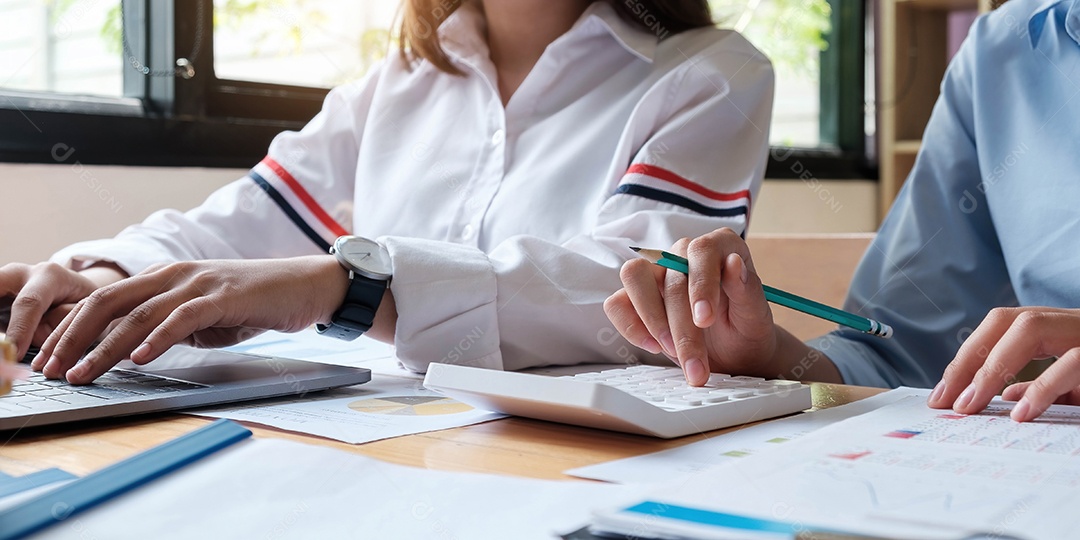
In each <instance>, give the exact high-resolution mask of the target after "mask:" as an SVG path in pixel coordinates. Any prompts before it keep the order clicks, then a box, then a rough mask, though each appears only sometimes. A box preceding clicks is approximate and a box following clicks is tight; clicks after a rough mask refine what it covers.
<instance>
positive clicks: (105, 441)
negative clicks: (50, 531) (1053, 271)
mask: <svg viewBox="0 0 1080 540" xmlns="http://www.w3.org/2000/svg"><path fill="white" fill-rule="evenodd" d="M812 386H813V397H814V406H815V407H817V408H827V407H834V406H836V405H842V404H844V403H850V402H852V401H855V400H859V399H863V398H866V397H869V396H872V395H875V394H877V393H880V392H882V390H881V389H877V388H861V387H854V386H842V385H830V384H814V385H812ZM211 420H212V419H207V418H200V417H195V416H187V415H182V414H172V413H164V414H157V415H148V416H138V417H131V418H114V419H108V420H100V421H94V422H84V423H79V424H69V425H60V426H51V427H44V428H35V429H29V430H24V431H21V432H5V433H0V471H2V472H5V473H8V474H16V475H21V474H26V473H30V472H34V471H37V470H41V469H45V468H48V467H60V468H62V469H64V470H66V471H69V472H72V473H75V474H79V475H85V474H87V473H90V472H93V471H95V470H98V469H101V468H102V467H105V466H108V465H111V464H113V463H116V462H117V461H120V460H122V459H124V458H127V457H129V456H132V455H134V454H137V453H139V452H141V451H143V450H146V449H148V448H150V447H153V446H155V445H158V444H161V443H163V442H166V441H168V440H170V439H174V438H176V437H179V436H180V435H183V434H184V433H188V432H190V431H193V430H195V429H198V428H199V427H202V426H204V425H206V424H207V423H209V422H210V421H211ZM245 425H246V426H247V427H248V428H250V429H251V430H252V431H253V432H254V433H255V436H256V437H278V438H283V439H290V440H294V441H300V442H305V443H309V444H318V445H322V446H328V447H332V448H337V449H340V450H345V451H347V452H354V453H357V454H362V455H365V456H369V457H374V458H378V459H381V460H384V461H389V462H392V463H398V464H402V465H411V466H415V467H424V468H429V469H439V470H446V471H470V472H484V473H494V474H507V475H513V476H525V477H532V478H548V479H566V478H569V477H567V476H566V475H564V474H563V473H562V471H564V470H567V469H571V468H574V467H582V466H585V465H592V464H595V463H601V462H604V461H611V460H614V459H620V458H625V457H630V456H636V455H641V454H647V453H650V452H657V451H660V450H664V449H667V448H673V447H676V446H682V445H684V444H689V443H691V442H695V441H698V440H701V439H703V438H706V437H711V436H715V435H717V434H720V433H724V432H725V431H730V430H731V429H739V428H731V429H729V430H719V431H715V432H710V433H707V434H705V435H695V436H688V437H683V438H680V439H673V440H660V439H652V438H648V437H643V436H638V435H626V434H622V433H615V432H610V431H601V430H594V429H587V428H579V427H574V426H567V425H562V424H554V423H549V422H541V421H537V420H530V419H525V418H506V419H503V420H496V421H493V422H487V423H483V424H477V425H473V426H466V427H462V428H456V429H448V430H443V431H435V432H431V433H421V434H417V435H408V436H405V437H397V438H394V439H387V440H383V441H376V442H372V443H367V444H361V445H352V444H346V443H342V442H337V441H333V440H329V439H323V438H319V437H314V436H308V435H302V434H297V433H291V432H285V431H279V430H276V429H271V428H264V427H259V426H255V425H252V424H245Z"/></svg>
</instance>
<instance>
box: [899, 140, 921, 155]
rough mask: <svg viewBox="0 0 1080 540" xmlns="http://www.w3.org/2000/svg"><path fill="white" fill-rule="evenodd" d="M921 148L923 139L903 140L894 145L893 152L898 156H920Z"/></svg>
mask: <svg viewBox="0 0 1080 540" xmlns="http://www.w3.org/2000/svg"><path fill="white" fill-rule="evenodd" d="M920 148H922V140H921V139H903V140H899V141H896V142H894V143H893V152H896V153H897V154H918V153H919V149H920Z"/></svg>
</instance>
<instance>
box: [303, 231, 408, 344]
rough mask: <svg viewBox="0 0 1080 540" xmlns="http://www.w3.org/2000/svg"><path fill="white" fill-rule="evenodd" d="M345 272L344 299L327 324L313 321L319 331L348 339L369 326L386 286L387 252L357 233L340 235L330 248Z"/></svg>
mask: <svg viewBox="0 0 1080 540" xmlns="http://www.w3.org/2000/svg"><path fill="white" fill-rule="evenodd" d="M330 254H331V255H333V256H334V257H335V258H336V259H337V260H338V262H339V263H341V266H342V267H344V268H345V270H347V271H348V272H349V288H348V290H347V291H346V292H345V301H344V302H342V304H341V307H340V308H338V310H337V311H335V312H334V316H333V318H331V319H330V324H316V325H315V330H316V331H318V332H319V333H320V334H326V335H328V336H331V337H336V338H338V339H343V340H346V341H352V340H354V339H356V338H358V337H360V336H361V335H362V334H363V333H364V332H367V331H368V329H370V328H371V325H372V323H374V322H375V312H376V311H377V310H378V309H379V303H380V302H382V298H383V294H384V293H386V288H387V287H388V286H390V278H391V276H393V266H392V264H391V262H390V253H388V252H387V251H386V248H385V247H383V246H382V245H380V244H379V243H378V242H375V241H373V240H368V239H367V238H362V237H360V236H342V237H339V238H338V239H337V240H336V241H334V245H333V246H332V247H331V248H330Z"/></svg>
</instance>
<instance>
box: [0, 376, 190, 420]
mask: <svg viewBox="0 0 1080 540" xmlns="http://www.w3.org/2000/svg"><path fill="white" fill-rule="evenodd" d="M199 388H207V386H206V385H204V384H196V383H192V382H187V381H181V380H177V379H169V378H167V377H159V376H157V375H150V374H148V373H140V372H137V371H128V370H124V369H113V370H112V371H109V372H107V373H105V374H104V375H102V376H101V377H98V378H97V380H96V381H94V384H88V385H81V386H75V385H71V384H68V383H67V381H64V380H58V379H46V378H45V376H44V375H42V374H41V373H33V374H31V375H30V377H29V378H28V379H26V380H22V381H15V382H14V383H13V386H12V388H11V393H9V394H7V395H5V396H0V414H4V413H27V412H32V411H34V410H35V409H38V410H44V409H50V410H52V409H55V408H57V406H58V405H60V404H63V405H66V406H68V407H84V406H93V405H102V404H105V403H108V402H109V401H112V400H120V399H129V398H134V397H140V396H154V395H160V394H169V393H173V392H181V391H184V390H195V389H199Z"/></svg>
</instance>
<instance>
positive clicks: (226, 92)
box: [0, 0, 872, 178]
mask: <svg viewBox="0 0 1080 540" xmlns="http://www.w3.org/2000/svg"><path fill="white" fill-rule="evenodd" d="M710 4H711V6H712V8H713V11H714V14H715V16H716V19H717V20H718V21H719V22H720V24H721V25H722V26H725V27H730V28H735V29H737V30H739V31H740V32H742V33H743V34H744V35H746V37H747V38H748V39H749V40H750V41H751V42H753V43H754V44H755V45H756V46H757V47H758V48H759V49H761V50H762V51H763V52H765V53H766V55H768V56H769V57H770V58H771V59H772V60H773V64H774V68H775V71H776V78H777V93H776V101H775V107H774V118H773V125H772V129H771V143H772V144H773V145H774V147H776V148H775V150H774V152H773V159H772V160H771V161H770V165H769V171H768V176H770V177H793V176H798V172H797V171H792V170H791V163H792V162H791V161H788V159H789V158H790V156H792V155H797V156H799V162H800V167H804V168H811V169H812V170H813V171H814V174H815V175H816V176H818V177H823V178H825V177H827V178H842V177H856V176H865V174H866V172H867V171H866V155H865V154H866V152H865V146H866V143H865V136H866V133H867V130H868V129H870V130H872V123H871V124H869V125H867V124H866V121H867V115H866V114H865V112H864V106H863V103H864V98H863V91H864V87H865V83H864V80H863V78H864V73H865V71H864V61H865V54H864V47H863V43H864V39H865V38H864V29H865V22H864V20H863V4H862V2H859V1H857V0H710ZM396 11H397V2H389V1H386V0H361V1H357V0H0V31H2V32H3V33H0V35H2V36H5V37H4V38H0V125H4V126H9V127H11V129H5V130H0V159H3V160H9V161H38V162H52V161H56V160H59V159H60V158H61V157H63V156H67V157H64V159H78V160H80V161H82V162H83V163H122V164H161V165H204V166H235V167H248V166H250V165H251V164H252V163H255V162H256V161H258V159H259V158H260V157H261V156H262V154H263V153H264V152H265V150H266V146H267V145H268V144H269V141H270V140H271V139H272V138H273V136H274V135H275V134H276V133H278V132H280V131H281V130H284V129H295V128H298V127H299V126H301V125H303V123H304V122H306V121H307V120H308V119H309V118H311V116H313V115H314V114H315V113H316V112H317V111H318V110H319V107H320V105H321V102H322V98H323V96H324V95H325V93H326V90H327V89H328V88H331V87H333V86H335V85H337V84H341V83H343V82H345V81H348V80H353V79H355V78H357V77H359V76H362V75H363V73H364V72H366V70H368V69H369V68H370V67H371V66H372V65H373V64H374V63H375V62H377V61H378V60H380V59H381V58H382V57H383V56H384V55H385V54H386V51H387V41H388V39H389V38H390V35H391V27H392V24H393V21H394V17H395V15H396ZM43 29H44V30H43ZM177 58H179V59H180V60H179V61H178V62H179V65H176V62H177V61H176V60H175V59H177ZM3 77H6V79H5V78H3ZM102 134H106V135H107V136H106V137H102ZM58 144H59V145H63V147H65V148H71V149H74V150H76V151H77V153H75V154H72V153H68V152H66V151H64V152H59V153H58V152H57V151H56V150H55V148H56V145H58ZM58 156H59V157H58ZM781 158H782V159H781Z"/></svg>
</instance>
